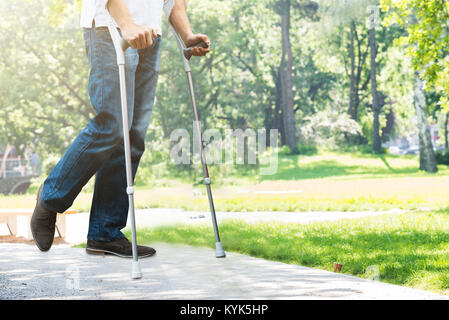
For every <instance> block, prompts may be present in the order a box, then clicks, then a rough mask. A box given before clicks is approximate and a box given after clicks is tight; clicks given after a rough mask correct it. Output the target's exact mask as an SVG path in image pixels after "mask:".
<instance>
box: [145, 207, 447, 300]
mask: <svg viewBox="0 0 449 320" xmlns="http://www.w3.org/2000/svg"><path fill="white" fill-rule="evenodd" d="M448 230H449V212H447V211H446V212H444V211H441V212H428V213H407V214H393V215H388V216H379V217H375V218H361V219H356V220H342V221H339V222H327V223H315V224H305V225H302V224H282V223H260V224H247V223H244V222H242V221H231V222H225V223H223V224H221V225H220V232H221V236H222V241H223V245H224V247H225V250H227V251H233V252H239V253H242V254H248V255H251V256H254V257H260V258H264V259H268V260H275V261H281V262H285V263H290V264H299V265H304V266H308V267H314V268H320V269H324V270H329V271H331V270H332V269H333V263H334V262H339V263H341V264H342V265H343V268H342V271H343V272H344V273H347V274H352V275H355V276H359V277H362V278H370V277H371V276H372V273H371V271H370V270H373V268H374V269H378V270H379V272H380V281H384V282H389V283H393V284H399V285H405V286H409V287H413V288H420V289H426V290H431V291H436V292H440V293H449V232H448ZM137 234H138V242H139V243H151V242H158V241H164V242H171V243H184V244H189V245H194V246H207V247H214V245H215V243H214V236H213V230H212V227H211V226H210V225H209V224H204V225H195V226H192V225H190V226H189V225H180V226H175V227H160V228H156V229H142V230H139V231H138V233H137Z"/></svg>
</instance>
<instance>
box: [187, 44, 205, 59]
mask: <svg viewBox="0 0 449 320" xmlns="http://www.w3.org/2000/svg"><path fill="white" fill-rule="evenodd" d="M198 47H199V48H204V49H206V48H209V46H208V45H207V44H206V42H204V41H202V40H201V42H200V43H198V44H197V45H194V46H191V47H188V48H184V57H185V58H186V59H187V60H190V58H191V57H192V49H193V48H198Z"/></svg>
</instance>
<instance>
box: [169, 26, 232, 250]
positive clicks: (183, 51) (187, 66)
mask: <svg viewBox="0 0 449 320" xmlns="http://www.w3.org/2000/svg"><path fill="white" fill-rule="evenodd" d="M170 29H171V31H172V32H173V35H174V37H175V39H176V43H177V45H178V49H179V51H180V53H181V57H182V60H183V62H184V70H185V71H186V75H187V82H188V84H189V92H190V98H191V101H192V106H193V113H194V116H195V123H196V130H197V134H198V137H199V139H200V141H199V143H200V151H201V164H202V167H203V174H204V184H205V185H206V190H207V198H208V200H209V207H210V213H211V217H212V226H213V228H214V233H215V241H216V242H215V255H216V257H217V258H224V257H226V253H225V252H224V250H223V246H222V244H221V240H220V233H219V231H218V223H217V217H216V214H215V207H214V200H213V198H212V190H211V187H210V183H211V181H210V177H209V170H208V168H207V161H206V155H205V152H204V145H203V137H202V134H201V126H200V119H199V114H198V108H197V105H196V99H195V91H194V88H193V79H192V69H191V67H190V61H189V59H190V57H191V56H192V55H191V53H190V49H191V48H185V46H184V44H183V42H182V40H181V38H180V37H179V35H178V33H177V32H176V31H175V29H174V27H173V26H172V25H170ZM198 46H202V47H207V45H206V44H205V43H204V42H201V43H200V44H199V45H198Z"/></svg>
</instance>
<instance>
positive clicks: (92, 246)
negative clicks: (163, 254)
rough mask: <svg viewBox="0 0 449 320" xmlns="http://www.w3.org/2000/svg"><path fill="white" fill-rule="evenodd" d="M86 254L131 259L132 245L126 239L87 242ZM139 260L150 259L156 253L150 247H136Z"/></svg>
mask: <svg viewBox="0 0 449 320" xmlns="http://www.w3.org/2000/svg"><path fill="white" fill-rule="evenodd" d="M86 252H87V253H89V254H113V255H116V256H119V257H122V258H132V257H133V250H132V244H131V242H129V240H128V239H126V238H123V239H120V240H113V241H96V240H87V247H86ZM137 253H138V257H139V258H146V257H151V256H152V255H154V254H155V253H156V250H154V249H153V248H151V247H146V246H139V245H138V246H137Z"/></svg>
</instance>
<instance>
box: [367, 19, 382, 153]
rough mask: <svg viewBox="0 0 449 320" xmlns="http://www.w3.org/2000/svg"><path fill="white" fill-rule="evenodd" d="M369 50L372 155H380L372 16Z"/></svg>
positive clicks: (374, 36)
mask: <svg viewBox="0 0 449 320" xmlns="http://www.w3.org/2000/svg"><path fill="white" fill-rule="evenodd" d="M369 37H370V48H371V62H370V65H371V95H372V98H373V106H372V107H373V151H374V153H380V151H381V147H382V146H381V141H380V135H379V131H380V125H379V114H380V109H381V108H382V106H381V105H380V102H379V95H378V93H377V80H376V56H377V48H376V29H375V23H374V14H372V15H371V28H370V30H369Z"/></svg>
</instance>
